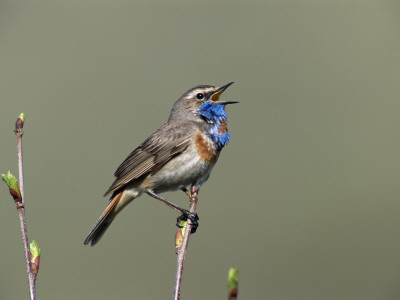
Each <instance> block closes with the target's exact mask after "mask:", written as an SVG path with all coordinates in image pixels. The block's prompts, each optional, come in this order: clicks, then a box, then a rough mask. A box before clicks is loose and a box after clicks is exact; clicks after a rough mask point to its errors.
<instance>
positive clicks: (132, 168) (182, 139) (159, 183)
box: [84, 82, 238, 246]
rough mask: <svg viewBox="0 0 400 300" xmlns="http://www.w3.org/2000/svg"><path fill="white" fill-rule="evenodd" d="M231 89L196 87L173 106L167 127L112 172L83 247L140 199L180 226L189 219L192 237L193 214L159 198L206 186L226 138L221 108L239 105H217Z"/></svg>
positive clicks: (158, 131)
mask: <svg viewBox="0 0 400 300" xmlns="http://www.w3.org/2000/svg"><path fill="white" fill-rule="evenodd" d="M231 84H233V82H230V83H228V84H226V85H224V86H222V87H217V86H212V85H198V86H195V87H193V88H191V89H190V90H188V91H187V92H186V93H184V94H183V95H182V96H181V97H180V98H179V99H178V100H177V101H176V102H175V104H174V105H173V106H172V109H171V112H170V116H169V118H168V120H167V122H166V123H164V124H163V125H162V126H161V127H160V128H159V129H158V130H156V131H155V132H154V133H153V134H152V135H150V136H149V137H148V138H147V139H146V140H145V141H144V142H143V143H142V144H140V145H139V146H138V147H137V148H136V149H134V150H133V151H132V152H131V153H130V154H129V155H128V157H127V158H126V159H125V160H124V161H123V162H122V163H121V165H120V166H119V167H118V168H117V170H116V171H115V173H114V176H115V180H114V182H113V183H112V184H111V186H110V187H109V188H108V190H107V191H106V193H105V194H104V197H105V196H108V195H110V200H109V204H108V206H107V208H106V209H105V210H104V212H103V213H102V214H101V216H100V218H99V219H98V221H97V222H96V224H95V226H94V227H93V229H92V230H91V232H90V233H89V235H88V236H87V238H86V239H85V241H84V244H85V245H87V244H90V245H91V246H94V245H95V244H96V243H97V242H98V241H99V240H100V238H101V237H102V236H103V234H104V232H105V231H106V230H107V229H108V227H109V226H110V224H111V223H112V221H113V220H114V219H115V217H116V216H117V215H118V213H119V212H120V211H121V210H122V209H123V208H124V207H125V206H127V205H128V204H129V203H130V202H132V201H133V200H134V199H136V198H138V197H139V196H141V195H142V194H144V193H146V194H148V195H149V196H151V197H153V198H155V199H157V200H160V201H161V202H163V203H164V204H166V205H168V206H169V207H171V208H173V209H174V210H176V211H178V212H180V213H181V214H182V215H181V216H180V217H178V221H179V220H182V219H186V220H187V219H190V220H191V223H192V224H193V228H192V232H193V233H194V232H195V231H196V228H197V226H198V222H197V220H198V219H199V218H198V216H197V214H195V213H191V212H189V211H188V210H186V209H183V208H180V207H179V206H178V205H176V204H174V203H172V202H170V201H168V200H167V199H165V198H163V197H162V196H160V195H159V194H160V193H163V192H166V191H176V190H182V191H184V192H186V193H187V194H189V192H188V190H187V187H189V186H190V187H196V188H200V186H201V185H202V184H204V183H205V182H206V181H207V179H208V177H209V176H210V173H211V170H212V169H213V167H214V165H215V163H216V162H217V160H218V158H219V155H220V152H221V150H222V148H223V147H224V146H226V145H227V144H228V142H229V138H230V134H229V131H228V128H227V119H228V117H227V114H226V111H225V106H226V105H228V104H234V103H238V102H236V101H225V102H224V101H220V100H219V97H220V95H221V94H222V93H223V92H224V91H225V90H226V89H227V88H228V87H229V86H230V85H231ZM177 225H178V224H177ZM178 226H179V225H178Z"/></svg>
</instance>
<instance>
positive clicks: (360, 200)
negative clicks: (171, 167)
mask: <svg viewBox="0 0 400 300" xmlns="http://www.w3.org/2000/svg"><path fill="white" fill-rule="evenodd" d="M399 14H400V4H399V3H398V2H397V3H396V2H394V1H393V2H390V1H329V2H328V1H148V0H146V1H55V0H48V1H45V0H40V1H1V2H0V172H1V173H5V172H6V171H7V170H8V169H11V171H12V172H13V173H14V174H15V175H17V174H18V173H17V162H16V144H15V136H14V134H13V126H14V122H15V120H16V117H17V116H18V114H19V113H20V112H25V113H26V123H25V135H24V140H23V146H24V162H25V187H26V190H25V193H26V214H27V221H28V232H29V237H30V239H35V240H37V241H38V243H39V246H40V247H41V248H42V260H41V265H40V272H39V277H38V280H37V295H38V299H43V300H44V299H171V298H172V293H173V285H174V276H175V264H176V258H175V253H174V234H175V231H176V227H175V218H176V217H177V214H176V213H175V212H174V211H172V210H170V209H168V208H167V207H165V206H163V205H161V204H160V203H159V202H158V201H156V200H153V199H151V198H149V197H148V196H143V197H141V198H139V199H137V200H135V201H134V203H132V204H131V205H130V206H129V207H128V208H127V209H126V210H125V211H123V213H122V214H121V215H120V216H119V218H118V219H117V220H116V221H115V223H114V224H113V225H112V226H111V228H110V230H109V231H108V232H107V234H106V235H105V236H104V238H103V239H102V240H101V242H100V243H99V244H98V245H96V247H94V248H91V247H88V246H86V247H85V246H84V245H83V240H84V238H85V237H86V235H87V234H88V232H89V231H90V229H91V228H92V226H93V225H94V223H95V221H96V220H97V218H98V217H99V215H100V213H101V212H102V211H103V209H104V208H105V206H106V203H107V199H105V198H103V197H102V195H103V193H104V192H105V190H106V189H107V188H108V186H109V185H110V184H111V182H112V180H113V173H114V171H115V169H116V167H117V166H118V164H119V163H120V162H121V161H122V160H123V159H124V158H125V157H126V156H127V155H128V154H129V153H130V151H131V150H132V149H133V148H134V147H135V146H137V145H138V144H139V143H141V142H142V141H143V140H144V139H145V138H146V137H147V136H148V135H149V134H151V133H152V132H153V131H154V130H155V129H157V128H158V126H160V125H161V124H162V123H163V122H164V121H165V120H166V119H167V118H168V115H169V110H170V108H171V106H172V104H173V103H174V102H175V101H176V99H178V97H179V96H181V95H182V93H183V92H185V91H186V90H188V89H189V88H191V87H193V86H195V85H198V84H213V85H223V84H226V83H228V82H230V81H235V84H234V85H232V86H231V87H230V88H229V89H228V90H227V91H226V92H225V93H224V94H223V96H222V98H223V100H226V101H240V104H237V105H232V106H229V107H228V108H227V111H228V115H229V129H230V132H231V142H230V144H229V145H228V147H226V148H225V149H224V150H223V153H222V155H221V157H220V160H219V162H218V164H217V166H216V167H215V169H214V171H213V173H212V175H211V177H210V179H209V181H208V182H207V183H206V184H205V185H204V186H203V187H202V189H201V191H200V200H199V205H198V213H199V216H200V227H199V230H198V232H197V233H196V234H195V235H194V236H193V237H192V238H191V240H190V244H189V250H188V256H187V260H186V265H185V269H184V278H183V287H182V299H188V300H189V299H190V300H192V299H226V297H227V296H226V295H227V288H226V276H227V272H228V269H229V267H231V266H235V267H238V268H239V270H240V291H239V299H274V300H277V299H282V300H288V299H289V300H290V299H293V300H295V299H296V300H297V299H304V300H309V299H324V300H325V299H328V300H329V299H335V300H336V299H349V300H350V299H351V300H353V299H399V297H400V134H399V131H400V130H399V129H400V79H399V78H400V18H399ZM165 196H166V197H167V198H168V199H169V200H171V201H174V202H177V203H179V204H180V205H182V206H186V207H187V206H188V203H187V198H186V196H185V195H184V194H183V193H181V192H175V193H167V194H165ZM0 200H1V201H0V227H1V229H0V245H1V247H0V249H1V250H0V299H27V298H28V288H27V278H26V273H25V266H24V258H23V251H22V243H21V237H20V236H21V234H20V228H19V222H18V218H17V214H16V210H15V207H14V204H13V201H12V200H11V197H10V196H9V194H8V190H7V188H6V186H5V185H4V184H1V185H0Z"/></svg>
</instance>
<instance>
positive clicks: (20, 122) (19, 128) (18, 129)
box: [14, 113, 36, 300]
mask: <svg viewBox="0 0 400 300" xmlns="http://www.w3.org/2000/svg"><path fill="white" fill-rule="evenodd" d="M24 119H25V114H23V113H22V114H20V115H19V117H18V119H17V121H16V122H15V130H14V132H15V135H16V136H17V150H18V171H19V188H20V192H21V202H18V203H17V210H18V215H19V221H20V224H21V232H22V241H23V244H24V252H25V264H26V271H27V273H28V281H29V292H30V296H31V300H35V299H36V291H35V276H34V274H33V271H32V264H31V260H30V252H29V242H28V233H27V229H26V220H25V208H24V203H25V194H24V166H23V160H22V135H23V134H24V131H23V127H24Z"/></svg>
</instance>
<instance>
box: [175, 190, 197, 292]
mask: <svg viewBox="0 0 400 300" xmlns="http://www.w3.org/2000/svg"><path fill="white" fill-rule="evenodd" d="M198 193H199V188H198V187H195V186H192V188H191V189H190V208H189V211H190V212H192V213H194V212H195V211H196V208H197V200H198V197H197V195H198ZM179 230H180V229H178V231H179ZM191 231H192V224H191V221H190V220H189V221H188V222H187V224H186V227H185V230H184V232H185V233H184V237H183V241H182V245H180V247H177V253H176V254H177V261H176V276H175V290H174V300H179V299H180V296H181V283H182V274H183V264H184V263H185V257H186V251H187V247H188V244H189V237H190V233H191ZM177 235H178V234H177Z"/></svg>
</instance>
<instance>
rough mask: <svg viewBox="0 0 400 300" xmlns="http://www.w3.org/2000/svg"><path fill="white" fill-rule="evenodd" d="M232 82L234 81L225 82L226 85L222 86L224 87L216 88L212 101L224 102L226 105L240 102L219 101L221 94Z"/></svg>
mask: <svg viewBox="0 0 400 300" xmlns="http://www.w3.org/2000/svg"><path fill="white" fill-rule="evenodd" d="M231 84H233V82H230V83H228V84H225V85H224V86H222V87H220V88H219V89H218V90H216V91H215V92H214V94H212V95H211V97H210V100H211V101H212V102H215V103H219V104H224V105H226V104H234V103H239V102H237V101H218V99H219V96H220V95H221V94H222V93H223V92H224V91H225V90H226V89H227V88H228V87H229V86H230V85H231Z"/></svg>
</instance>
